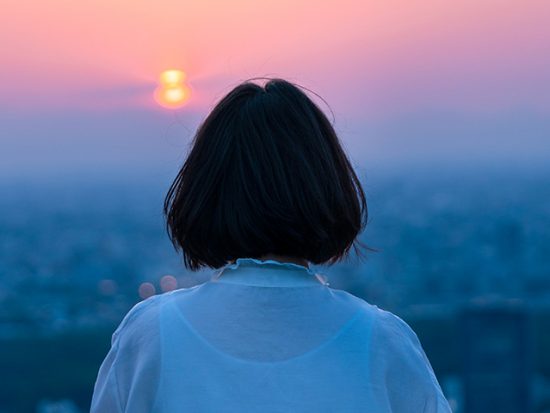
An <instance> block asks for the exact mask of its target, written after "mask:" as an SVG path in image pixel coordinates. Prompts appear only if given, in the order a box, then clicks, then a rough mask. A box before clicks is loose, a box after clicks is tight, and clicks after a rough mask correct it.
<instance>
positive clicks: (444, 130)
mask: <svg viewBox="0 0 550 413" xmlns="http://www.w3.org/2000/svg"><path fill="white" fill-rule="evenodd" d="M2 9H3V11H2V13H1V14H0V39H3V40H2V41H1V42H0V58H1V60H2V64H1V65H0V173H2V175H3V176H4V177H6V176H15V175H25V174H26V175H29V176H32V175H33V174H36V172H37V171H41V173H48V172H49V171H57V172H63V173H77V172H82V171H88V172H91V173H94V171H99V170H105V171H107V170H109V171H115V172H116V171H121V170H126V171H130V170H149V169H151V170H152V169H153V168H156V170H159V171H160V172H159V173H161V174H162V173H167V174H170V173H173V172H174V171H176V170H177V168H178V167H179V166H181V163H182V162H183V160H184V155H185V151H186V150H187V148H188V142H189V141H190V139H191V137H192V133H193V131H194V129H195V128H196V126H197V125H198V122H199V121H200V120H201V119H202V118H204V117H205V116H206V115H207V113H208V111H209V110H210V109H211V108H212V107H213V106H214V105H215V103H216V101H217V100H219V99H220V98H221V97H222V96H223V95H224V94H225V93H227V92H229V91H230V90H231V89H232V88H233V87H234V86H236V85H237V84H238V83H240V82H241V81H243V80H245V79H248V78H252V77H262V76H264V77H282V78H286V79H288V80H290V81H293V82H295V83H298V84H300V85H302V86H305V87H307V88H309V89H311V90H312V91H314V92H316V93H318V94H319V95H320V96H322V97H323V99H324V100H325V101H326V102H328V105H329V106H327V105H326V104H325V103H324V102H322V101H321V100H319V99H318V98H317V97H316V96H315V95H311V96H312V98H313V99H314V100H315V101H316V103H318V104H319V105H320V106H321V108H322V109H323V110H325V112H326V113H327V114H328V116H329V118H330V119H333V120H334V124H335V127H336V129H337V132H338V133H339V135H340V138H341V140H342V144H343V146H344V148H345V149H346V150H347V151H348V153H349V156H350V158H351V159H352V161H353V162H354V164H355V165H356V166H357V167H358V168H359V169H360V168H364V169H365V170H368V169H369V168H370V167H371V166H372V167H375V165H381V166H390V167H397V166H400V165H401V166H403V165H408V164H416V165H424V166H426V165H432V164H433V165H435V164H449V163H456V164H457V165H463V166H464V165H465V166H472V167H473V166H474V165H479V164H500V165H505V166H506V165H508V166H519V165H534V164H536V165H539V164H540V165H544V164H546V163H548V160H549V158H550V138H549V137H550V53H549V50H548V49H549V47H548V44H549V42H548V39H550V26H549V25H548V24H547V23H548V21H550V2H548V1H544V0H540V1H535V0H522V1H519V0H515V1H510V0H508V1H506V0H463V1H460V2H449V1H441V0H439V1H437V0H424V1H420V0H384V1H379V0H338V1H333V0H327V1H322V0H317V1H310V0H292V1H290V0H279V1H272V0H263V1H262V2H258V1H253V0H186V1H181V0H180V1H175V0H155V1H152V0H150V1H141V0H132V1H129V0H94V1H89V2H75V1H69V0H34V1H28V0H27V1H22V0H18V1H14V0H3V2H2ZM172 68H177V69H180V70H183V71H184V72H185V73H186V75H187V85H188V87H189V88H190V90H191V98H190V100H189V101H188V103H187V104H186V105H185V106H184V107H182V108H180V109H177V110H173V109H166V108H163V107H161V106H159V105H158V103H157V102H156V101H155V100H154V99H153V93H154V90H155V88H156V86H157V80H158V77H159V75H160V73H161V72H162V71H163V70H166V69H172Z"/></svg>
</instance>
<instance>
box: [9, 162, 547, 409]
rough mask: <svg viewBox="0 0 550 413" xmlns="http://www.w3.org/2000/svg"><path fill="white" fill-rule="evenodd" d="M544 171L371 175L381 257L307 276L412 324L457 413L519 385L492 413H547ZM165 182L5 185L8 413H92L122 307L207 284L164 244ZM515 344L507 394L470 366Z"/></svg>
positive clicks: (369, 236) (367, 183) (370, 231)
mask: <svg viewBox="0 0 550 413" xmlns="http://www.w3.org/2000/svg"><path fill="white" fill-rule="evenodd" d="M547 172H548V171H542V170H540V171H538V172H537V171H531V172H527V171H522V172H518V171H511V170H504V169H503V170H489V169H488V170H479V171H467V172H461V171H459V170H455V171H454V172H453V171H439V172H438V171H434V172H433V173H431V174H428V173H425V172H421V171H420V170H418V171H411V172H410V173H409V174H403V173H395V174H390V173H385V174H382V173H380V174H376V173H374V174H372V175H369V174H367V176H366V177H362V180H363V181H364V188H365V191H366V196H367V201H368V206H369V223H368V225H367V228H366V231H365V233H364V234H363V235H362V236H361V240H362V241H364V242H365V243H366V244H367V245H369V246H371V247H373V248H376V249H378V250H379V252H376V253H367V259H366V260H364V261H363V262H359V261H358V260H356V259H355V257H354V256H352V257H350V260H349V261H348V262H344V263H340V264H338V265H335V266H333V267H332V268H327V267H321V266H319V267H314V268H316V269H317V270H318V271H319V272H323V273H325V274H327V275H328V276H329V280H330V284H331V287H333V288H339V289H345V290H347V291H350V292H352V293H353V294H355V295H358V296H360V297H362V298H364V299H365V300H367V301H368V302H370V303H373V304H376V305H378V306H379V307H381V308H384V309H387V310H390V311H393V312H395V313H396V314H398V315H399V316H401V317H402V318H403V319H405V320H406V321H407V322H409V323H410V324H411V326H413V328H414V329H415V331H416V332H417V333H418V336H419V338H420V340H421V342H422V344H423V346H424V348H425V350H426V353H427V354H428V356H429V358H430V360H431V361H432V365H433V367H434V370H435V372H436V375H437V376H438V379H439V380H440V382H441V384H442V387H443V390H444V392H445V394H446V396H447V397H448V399H449V401H450V403H451V405H452V407H453V410H454V412H459V413H460V412H464V413H471V412H477V411H483V410H479V409H480V407H479V406H478V407H476V406H474V405H473V404H470V405H468V401H467V400H468V394H470V395H471V394H473V393H472V392H475V391H479V390H476V389H481V388H483V386H484V385H485V386H492V387H491V388H493V389H494V390H495V391H506V390H505V389H507V388H513V387H514V386H515V388H516V389H519V387H521V385H519V387H518V385H517V383H521V382H524V383H526V386H525V387H526V389H524V390H522V391H523V393H521V394H520V395H518V396H517V397H520V396H521V397H520V398H521V400H519V399H517V400H516V399H514V400H512V399H510V400H508V401H506V400H505V401H506V406H508V407H505V405H504V404H503V407H502V408H500V409H497V410H493V411H499V412H508V411H510V412H512V411H514V412H515V411H518V410H512V409H513V408H514V407H513V406H516V405H514V403H524V404H522V406H526V407H525V410H522V411H524V412H529V411H532V412H537V413H539V412H550V356H548V355H546V354H545V353H546V351H544V349H548V348H549V347H548V346H549V345H550V230H549V228H550V185H548V176H550V175H549V174H548V173H547ZM168 184H169V183H168V182H154V180H147V181H145V183H144V182H143V181H142V180H140V179H137V178H136V179H134V180H128V181H117V182H115V181H112V180H108V179H101V180H100V179H98V180H95V181H89V182H79V181H78V180H75V181H74V182H73V181H71V182H59V183H52V182H49V183H47V184H39V183H38V182H36V183H33V184H29V183H17V182H13V183H2V184H1V193H2V196H1V197H0V234H1V238H0V241H1V243H0V304H1V305H0V320H1V321H0V347H1V348H4V349H5V351H2V352H0V353H1V355H0V358H1V360H0V373H1V375H2V377H3V379H2V381H3V383H4V384H5V385H4V386H2V387H3V388H2V390H1V394H0V412H1V413H15V412H18V413H24V412H38V413H53V412H81V411H86V409H87V408H88V407H89V400H90V398H91V394H92V386H93V380H94V379H95V375H96V374H97V369H98V368H99V363H100V362H101V361H102V358H103V357H104V356H105V354H106V351H107V350H108V348H109V345H110V341H109V340H110V334H111V333H112V331H113V330H114V328H115V327H116V325H117V324H118V323H119V322H120V320H121V319H122V317H123V316H124V314H125V313H126V312H127V311H128V310H129V308H131V306H133V305H134V304H135V303H136V302H138V301H139V300H141V299H143V298H146V297H147V296H149V295H151V294H159V293H162V292H164V291H168V290H171V289H174V288H185V287H188V286H192V285H195V284H198V283H200V282H202V281H204V280H206V279H207V278H208V277H209V276H210V275H211V273H212V271H208V270H205V271H202V272H200V273H190V272H187V271H186V270H185V269H184V268H183V267H182V264H181V259H180V257H179V256H177V255H176V253H175V251H174V250H173V248H172V246H171V244H170V243H169V241H168V237H167V235H166V233H165V230H164V222H163V220H162V215H161V203H162V199H163V196H164V192H165V190H166V189H167V185H168ZM483 308H488V309H489V312H486V313H482V314H489V315H490V316H489V318H488V319H487V320H488V321H487V323H486V325H490V326H492V327H494V328H497V327H495V326H496V325H499V326H501V327H502V328H501V329H500V330H498V331H499V333H498V334H502V337H501V338H500V339H498V340H497V339H494V340H493V341H491V337H496V336H495V334H497V333H495V332H493V333H491V334H493V336H491V337H489V338H487V341H484V340H485V339H484V338H483V334H480V335H477V337H478V339H479V341H478V342H477V343H473V344H472V343H470V344H471V348H470V347H468V346H469V345H470V344H468V343H465V344H464V343H463V342H462V341H460V339H459V337H461V336H463V335H462V334H461V332H462V331H470V332H471V331H478V330H479V331H481V332H483V331H487V328H485V327H483V326H484V324H483V322H482V320H483V316H480V315H479V313H476V314H477V315H476V316H475V317H473V318H472V317H470V318H468V317H467V316H464V314H466V312H465V309H470V311H473V312H475V311H479V309H483ZM472 309H474V310H472ZM499 309H504V311H500V310H499ZM510 309H512V310H510ZM491 311H493V313H491ZM495 311H496V312H495ZM503 314H504V315H503ZM506 314H511V315H506ZM523 316H525V317H527V318H526V319H527V320H528V321H522V320H523V318H522V317H523ZM497 319H498V320H503V321H502V322H500V324H499V322H497V321H495V320H497ZM460 320H466V322H463V323H462V324H460ZM468 320H470V321H471V320H474V321H475V322H473V323H472V322H470V321H468ZM480 320H481V321H480ZM510 320H513V321H510ZM476 323H477V324H476ZM479 323H481V324H479ZM546 327H549V328H546ZM498 328H500V327H498ZM464 329H466V330H464ZM472 329H473V330H472ZM476 329H477V330H476ZM522 329H527V330H525V331H528V332H529V334H523V333H521V334H520V332H522V331H524V330H522ZM495 331H496V330H495ZM524 336H525V337H532V340H531V341H529V340H527V339H525V340H524V339H523V337H524ZM516 339H518V340H519V341H518V344H517V345H516V344H514V343H515V341H514V340H516ZM506 340H509V341H510V343H511V344H510V348H508V349H501V350H502V352H501V353H502V357H503V358H506V357H510V355H512V357H514V363H515V362H517V363H516V364H517V366H516V365H515V364H514V363H511V364H509V365H508V367H509V369H510V371H508V370H507V371H506V372H504V371H503V372H502V375H504V374H510V375H511V376H515V380H516V381H517V383H516V382H513V381H512V382H510V383H511V384H510V383H508V382H506V380H505V378H504V376H501V377H500V379H502V380H501V381H502V383H501V382H499V377H497V378H496V379H494V378H493V379H486V380H485V382H484V383H485V384H483V383H482V384H479V380H478V379H479V377H481V376H480V374H483V372H479V374H478V372H476V371H477V370H476V371H474V370H475V369H482V367H479V366H480V363H473V364H472V365H475V366H477V367H475V368H474V367H468V366H469V365H470V364H468V363H470V362H471V360H475V357H482V356H480V354H482V353H480V351H481V350H480V349H485V347H483V346H484V345H486V346H492V347H490V351H491V352H492V353H495V354H496V353H498V349H497V347H496V346H501V345H502V343H504V342H506ZM44 343H49V344H48V345H44ZM83 343H84V344H83ZM460 343H462V345H461V344H460ZM484 343H485V344H484ZM491 343H492V344H491ZM495 343H498V345H497V344H495ZM56 348H57V349H58V350H56ZM498 348H501V347H498ZM485 350H486V349H485ZM485 350H484V351H485ZM464 354H467V356H464ZM483 354H485V353H483ZM523 358H525V361H524V362H523V361H522V360H523ZM468 360H470V362H469V361H468ZM501 361H502V360H501ZM496 362H498V360H497V361H496ZM52 366H55V369H53V370H52ZM492 368H494V367H492ZM514 369H515V370H514ZM75 371H78V375H79V378H74V373H75ZM518 371H521V372H522V373H521V374H522V375H521V376H518V373H517V372H518ZM472 377H473V378H472ZM69 378H71V379H69ZM72 380H74V382H72V383H71V384H70V385H69V383H68V381H72ZM476 380H477V381H476ZM491 380H492V381H491ZM489 382H490V383H489ZM472 383H473V384H472ZM476 383H477V384H476ZM487 383H489V384H487ZM491 383H492V384H491ZM514 383H516V384H514ZM476 386H477V387H476ZM495 386H496V387H495ZM499 386H501V387H499ZM506 386H508V387H506ZM468 389H469V390H468ZM499 389H500V390H499ZM503 389H504V390H503ZM468 391H469V392H470V393H468ZM518 392H519V390H518ZM512 393H513V392H512ZM524 393H525V394H524ZM518 394H519V393H518ZM510 397H512V396H510ZM514 397H516V396H514ZM503 400H504V399H503ZM479 403H481V402H479ZM479 403H478V404H479ZM493 403H495V402H494V401H493ZM467 406H470V407H468V408H467ZM527 406H529V407H527ZM507 408H509V409H510V410H506V409H507ZM528 409H531V410H528ZM485 411H488V410H485Z"/></svg>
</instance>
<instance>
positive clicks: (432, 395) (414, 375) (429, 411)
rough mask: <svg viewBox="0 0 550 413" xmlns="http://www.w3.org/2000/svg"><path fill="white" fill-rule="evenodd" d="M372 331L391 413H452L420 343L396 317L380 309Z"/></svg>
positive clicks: (410, 330)
mask: <svg viewBox="0 0 550 413" xmlns="http://www.w3.org/2000/svg"><path fill="white" fill-rule="evenodd" d="M377 311H378V317H377V320H376V321H375V328H374V332H373V352H374V354H373V357H374V363H375V370H376V371H377V372H378V375H379V376H378V377H377V378H376V379H377V380H382V381H383V385H384V387H385V389H386V396H385V397H386V398H387V401H386V402H387V404H389V406H390V407H391V412H392V413H405V412H419V413H452V410H451V407H450V406H449V403H448V402H447V399H446V398H445V396H444V395H443V391H442V390H441V387H440V385H439V383H438V381H437V378H436V376H435V373H434V371H433V369H432V366H431V364H430V362H429V360H428V357H427V356H426V354H425V352H424V349H423V348H422V345H421V344H420V340H419V339H418V337H417V335H416V333H415V332H414V331H413V330H412V328H411V327H410V326H409V325H408V324H407V323H406V322H405V321H403V320H402V319H401V318H399V317H398V316H396V315H395V314H393V313H391V312H388V311H385V310H381V309H378V310H377Z"/></svg>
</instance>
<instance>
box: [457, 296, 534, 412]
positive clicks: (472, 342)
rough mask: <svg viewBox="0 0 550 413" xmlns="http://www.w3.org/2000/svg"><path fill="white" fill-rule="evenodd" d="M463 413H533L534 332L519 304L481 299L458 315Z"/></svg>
mask: <svg viewBox="0 0 550 413" xmlns="http://www.w3.org/2000/svg"><path fill="white" fill-rule="evenodd" d="M459 321H460V339H461V341H462V343H461V347H460V348H461V349H462V356H463V358H462V366H463V371H462V375H463V385H464V403H465V406H464V407H465V409H464V412H465V413H487V412H499V413H531V412H532V411H533V408H532V401H531V393H530V386H531V377H532V360H531V355H532V354H533V353H532V351H531V327H530V318H529V311H528V310H527V308H526V307H524V306H523V305H521V303H520V302H518V300H490V299H483V298H480V299H478V300H477V301H476V302H473V303H472V304H471V305H468V306H467V307H466V308H464V309H463V310H462V312H461V314H460V320H459Z"/></svg>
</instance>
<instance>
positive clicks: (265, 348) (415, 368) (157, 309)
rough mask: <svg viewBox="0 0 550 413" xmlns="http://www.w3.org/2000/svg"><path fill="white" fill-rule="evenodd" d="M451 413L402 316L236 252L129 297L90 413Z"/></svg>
mask: <svg viewBox="0 0 550 413" xmlns="http://www.w3.org/2000/svg"><path fill="white" fill-rule="evenodd" d="M100 412H101V413H106V412H112V413H121V412H129V413H145V412H147V413H151V412H155V413H176V412H178V413H179V412H193V413H202V412H209V413H210V412H262V413H270V412H280V413H282V412H331V413H333V412H350V413H351V412H354V413H355V412H365V413H367V412H368V413H383V412H384V413H386V412H388V413H389V412H393V413H405V412H406V413H416V412H418V413H451V409H450V407H449V404H448V403H447V400H446V399H445V397H444V395H443V392H442V391H441V388H440V386H439V383H438V381H437V379H436V377H435V375H434V372H433V370H432V367H431V365H430V362H429V361H428V359H427V357H426V354H425V353H424V351H423V349H422V346H421V344H420V342H419V340H418V337H417V336H416V334H415V333H414V331H413V330H412V329H411V328H410V327H409V325H408V324H406V323H405V322H404V321H403V320H402V319H400V318H399V317H397V316H396V315H394V314H392V313H390V312H388V311H385V310H382V309H380V308H378V307H377V306H375V305H372V304H369V303H367V302H366V301H364V300H363V299H360V298H358V297H356V296H354V295H352V294H350V293H348V292H346V291H343V290H338V289H334V288H331V287H329V285H328V282H327V278H326V277H325V276H324V275H322V274H316V273H314V272H313V270H311V269H309V268H307V267H305V266H301V265H298V264H293V263H281V262H278V261H274V260H265V261H261V260H257V259H254V258H239V259H237V260H236V262H235V263H233V264H228V265H226V266H225V267H223V268H222V269H221V270H220V271H219V272H217V273H216V274H215V275H213V276H212V277H211V279H210V280H209V281H207V282H205V283H203V284H200V285H197V286H194V287H190V288H181V289H178V290H174V291H170V292H167V293H164V294H159V295H155V296H152V297H150V298H148V299H146V300H143V301H141V302H139V303H138V304H136V305H135V306H134V307H133V308H132V309H131V310H130V311H129V312H128V313H127V315H126V316H125V317H124V319H123V320H122V322H121V323H120V325H119V326H118V328H117V329H116V331H115V332H114V333H113V335H112V341H111V349H110V351H109V353H108V354H107V356H106V358H105V360H104V361H103V363H102V364H101V367H100V368H99V373H98V376H97V380H96V383H95V387H94V393H93V397H92V405H91V413H100Z"/></svg>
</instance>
